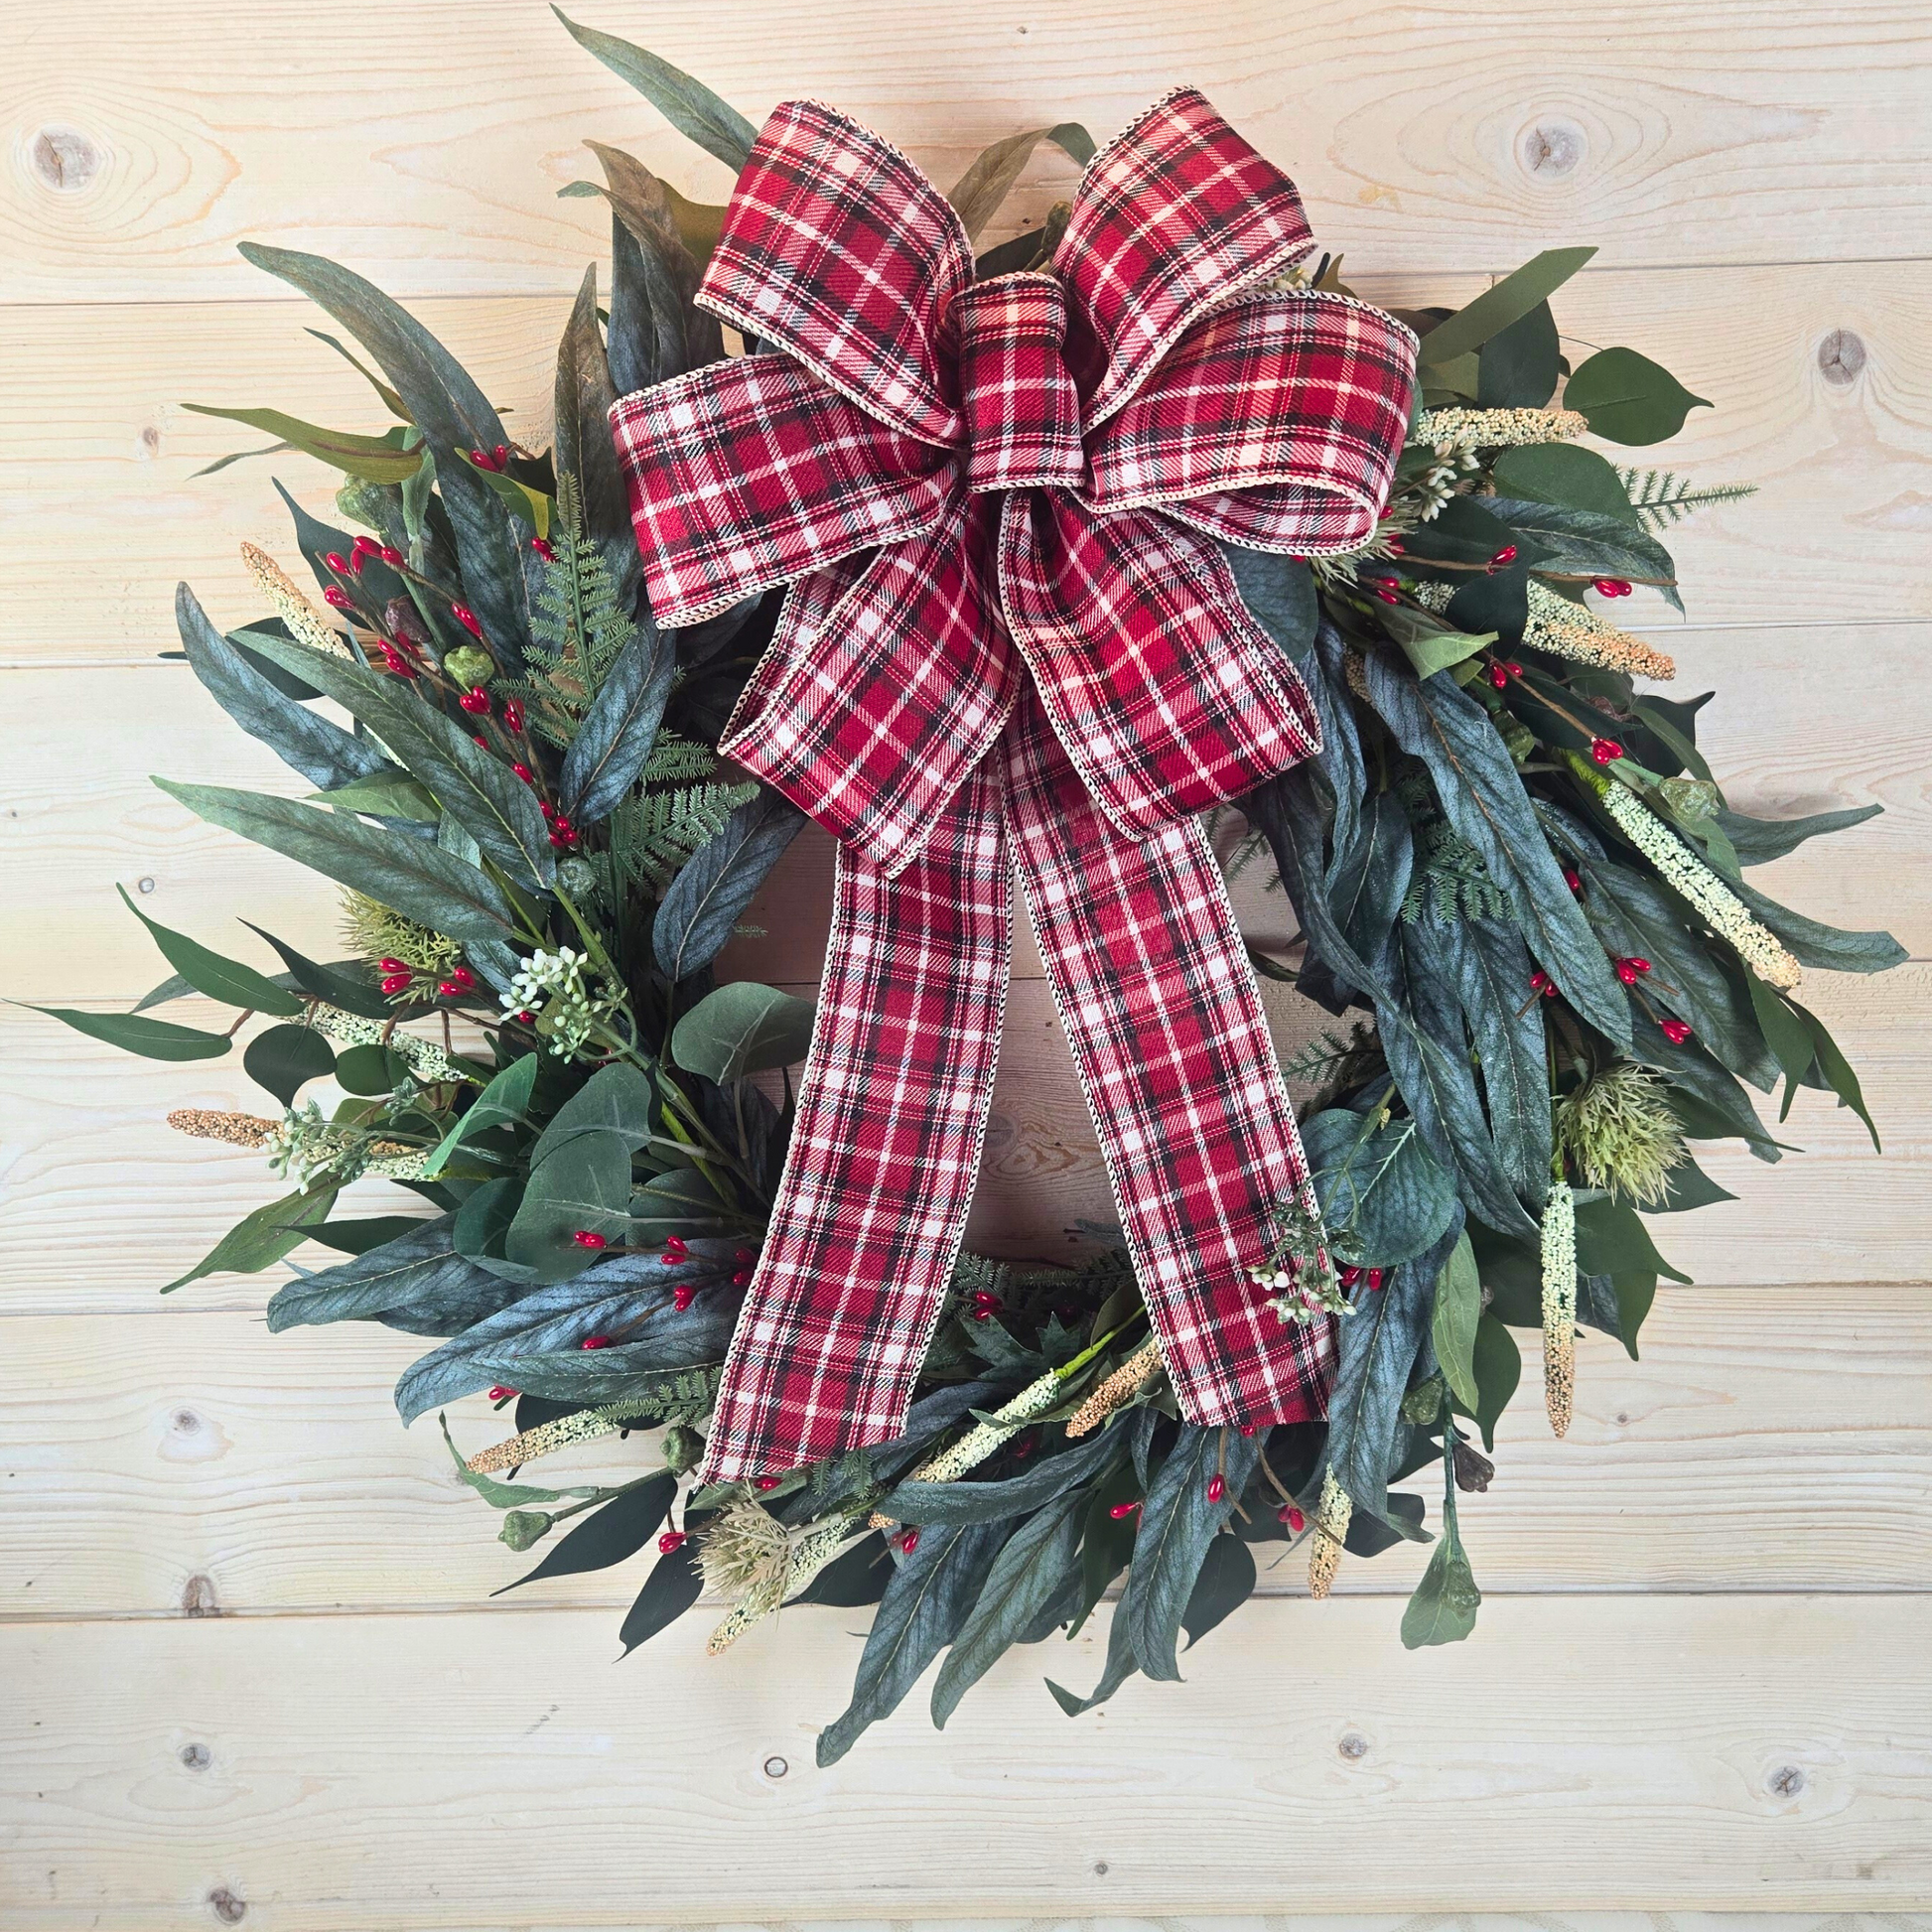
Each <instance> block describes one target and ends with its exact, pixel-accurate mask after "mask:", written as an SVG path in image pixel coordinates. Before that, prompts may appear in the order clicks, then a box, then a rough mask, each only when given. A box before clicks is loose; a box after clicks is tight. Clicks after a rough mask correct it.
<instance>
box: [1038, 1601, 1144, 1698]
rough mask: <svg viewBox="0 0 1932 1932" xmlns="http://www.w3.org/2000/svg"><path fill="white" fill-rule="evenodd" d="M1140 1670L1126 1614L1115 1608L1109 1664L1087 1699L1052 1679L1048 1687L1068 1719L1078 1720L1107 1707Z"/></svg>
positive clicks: (1047, 1684) (1102, 1668) (1110, 1632)
mask: <svg viewBox="0 0 1932 1932" xmlns="http://www.w3.org/2000/svg"><path fill="white" fill-rule="evenodd" d="M1076 1627H1077V1626H1076ZM1069 1634H1070V1633H1069ZM1139 1668H1140V1665H1139V1664H1138V1663H1137V1662H1136V1661H1135V1657H1134V1646H1133V1644H1132V1642H1130V1641H1129V1638H1128V1626H1127V1617H1126V1613H1125V1612H1124V1610H1122V1609H1120V1608H1119V1607H1116V1608H1115V1610H1114V1622H1113V1627H1112V1628H1111V1629H1110V1630H1109V1631H1108V1632H1107V1661H1106V1663H1105V1664H1104V1665H1103V1666H1102V1667H1101V1672H1100V1682H1099V1683H1098V1684H1096V1685H1095V1686H1094V1687H1093V1689H1092V1690H1091V1691H1089V1692H1088V1693H1087V1695H1086V1696H1085V1697H1076V1696H1075V1695H1074V1694H1073V1693H1072V1692H1071V1691H1068V1690H1064V1689H1062V1687H1061V1686H1059V1685H1058V1684H1055V1683H1054V1682H1053V1680H1052V1679H1051V1678H1050V1677H1049V1678H1048V1679H1047V1680H1046V1688H1047V1689H1048V1690H1049V1691H1050V1692H1051V1693H1052V1694H1053V1702H1054V1703H1055V1704H1057V1705H1058V1706H1059V1707H1060V1709H1061V1710H1062V1711H1064V1712H1065V1713H1066V1715H1067V1716H1068V1717H1069V1718H1077V1717H1079V1716H1080V1715H1081V1713H1082V1712H1086V1711H1091V1710H1092V1709H1093V1708H1094V1706H1095V1705H1098V1704H1105V1703H1106V1702H1107V1700H1108V1699H1109V1698H1110V1697H1112V1696H1113V1694H1114V1693H1115V1692H1116V1691H1118V1690H1119V1689H1120V1687H1121V1686H1122V1685H1123V1684H1125V1683H1126V1682H1127V1680H1128V1679H1129V1678H1130V1677H1132V1676H1133V1675H1134V1673H1135V1672H1136V1671H1137V1670H1138V1669H1139Z"/></svg>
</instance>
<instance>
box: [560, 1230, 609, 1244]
mask: <svg viewBox="0 0 1932 1932" xmlns="http://www.w3.org/2000/svg"><path fill="white" fill-rule="evenodd" d="M570 1238H571V1239H572V1240H573V1241H575V1242H576V1243H577V1245H578V1246H579V1247H580V1248H608V1247H609V1246H610V1245H611V1244H610V1243H609V1242H608V1241H607V1240H605V1238H604V1237H603V1235H601V1234H599V1233H598V1232H597V1230H596V1229H595V1228H579V1229H578V1230H577V1232H576V1233H575V1234H573V1235H572V1236H571V1237H570Z"/></svg>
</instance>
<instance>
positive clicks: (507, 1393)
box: [489, 1382, 516, 1402]
mask: <svg viewBox="0 0 1932 1932" xmlns="http://www.w3.org/2000/svg"><path fill="white" fill-rule="evenodd" d="M515 1393H516V1391H515V1390H514V1389H506V1388H504V1387H503V1385H502V1383H500V1382H497V1383H495V1384H493V1385H492V1386H491V1388H490V1391H489V1399H490V1401H491V1402H507V1401H508V1400H509V1399H510V1397H511V1396H513V1395H514V1394H515Z"/></svg>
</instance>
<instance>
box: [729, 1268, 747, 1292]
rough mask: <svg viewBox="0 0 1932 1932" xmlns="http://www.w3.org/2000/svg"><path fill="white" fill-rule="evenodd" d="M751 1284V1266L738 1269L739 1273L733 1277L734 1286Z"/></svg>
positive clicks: (741, 1286) (740, 1286) (745, 1286)
mask: <svg viewBox="0 0 1932 1932" xmlns="http://www.w3.org/2000/svg"><path fill="white" fill-rule="evenodd" d="M751 1285H752V1271H751V1270H750V1269H749V1268H741V1269H740V1270H739V1271H738V1273H737V1274H735V1275H734V1276H733V1277H732V1286H733V1287H734V1288H750V1287H751Z"/></svg>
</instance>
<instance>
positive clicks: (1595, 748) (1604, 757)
mask: <svg viewBox="0 0 1932 1932" xmlns="http://www.w3.org/2000/svg"><path fill="white" fill-rule="evenodd" d="M1589 755H1590V757H1591V758H1593V759H1595V760H1596V762H1597V763H1598V764H1614V763H1615V762H1616V761H1617V759H1620V758H1621V757H1622V756H1623V747H1622V746H1621V745H1619V744H1618V743H1617V742H1616V740H1615V739H1613V738H1592V739H1591V740H1590V741H1589Z"/></svg>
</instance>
